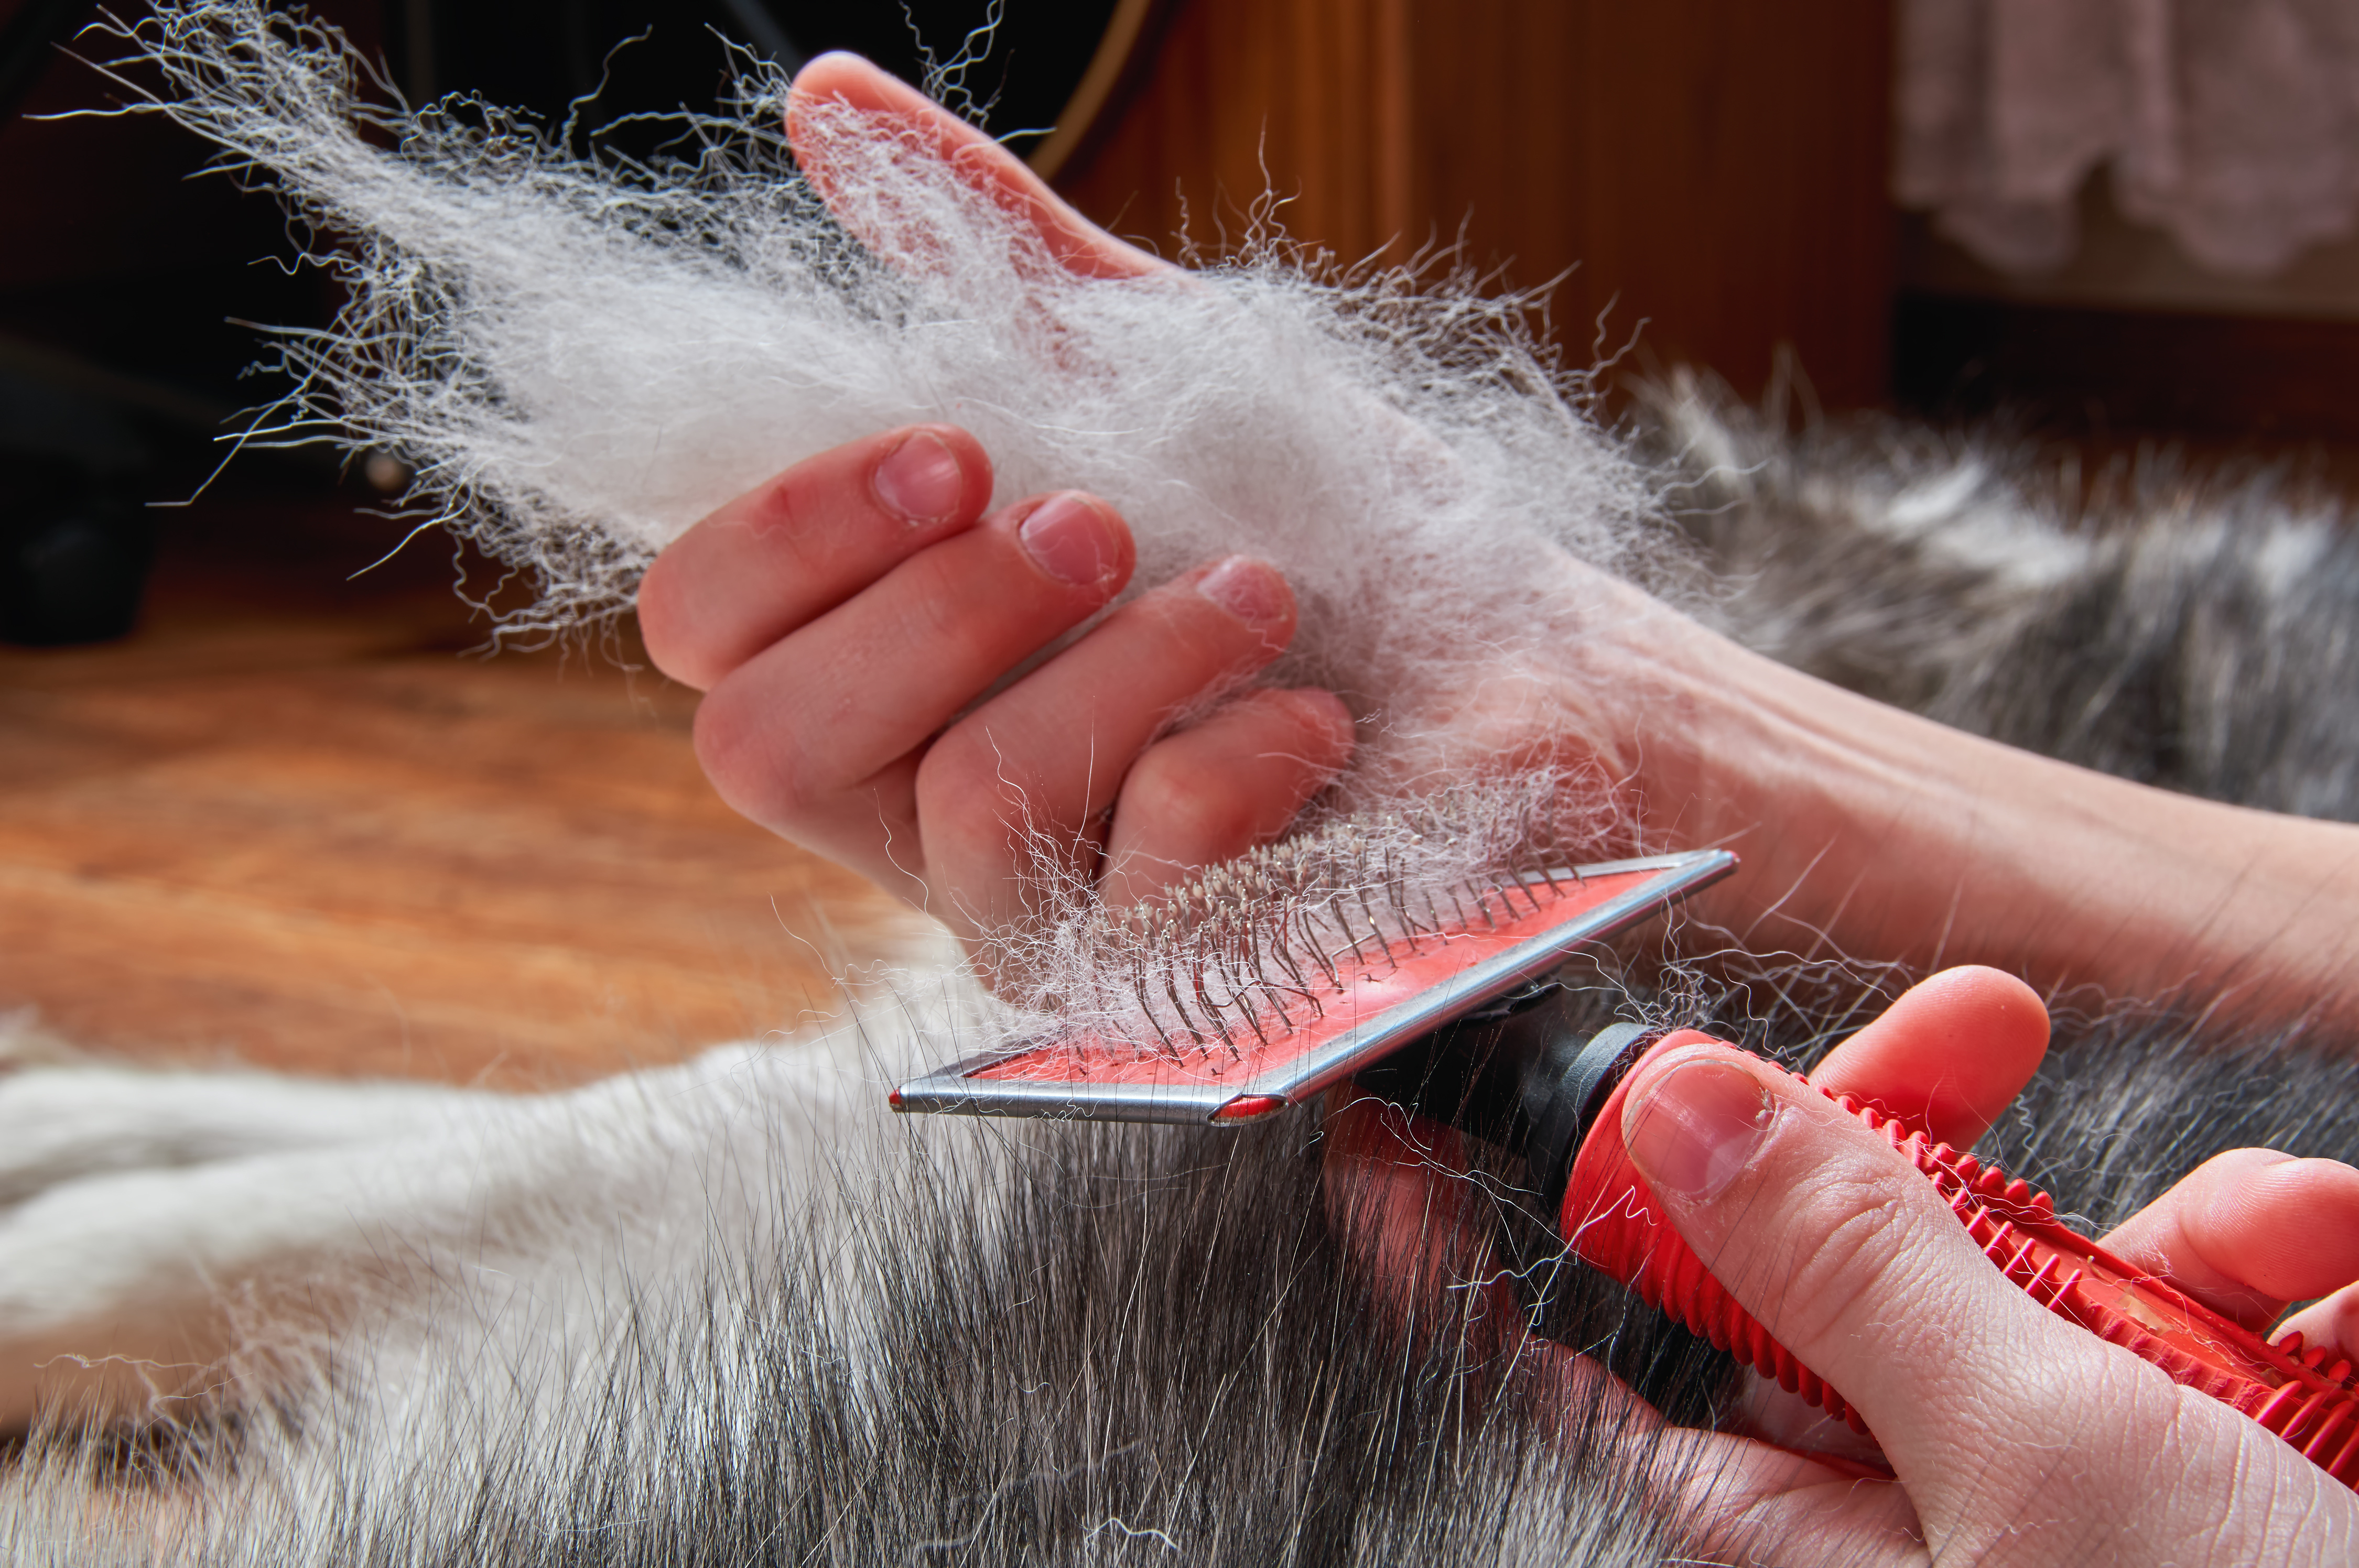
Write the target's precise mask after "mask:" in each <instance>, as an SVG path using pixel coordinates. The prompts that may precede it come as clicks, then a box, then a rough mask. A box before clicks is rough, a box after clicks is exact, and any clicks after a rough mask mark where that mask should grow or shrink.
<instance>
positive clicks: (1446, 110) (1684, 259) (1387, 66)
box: [1059, 0, 1893, 406]
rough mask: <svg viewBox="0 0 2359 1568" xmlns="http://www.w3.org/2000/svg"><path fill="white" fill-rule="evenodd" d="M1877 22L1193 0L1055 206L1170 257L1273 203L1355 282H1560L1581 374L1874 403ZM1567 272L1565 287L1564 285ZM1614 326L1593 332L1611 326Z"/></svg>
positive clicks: (1063, 183)
mask: <svg viewBox="0 0 2359 1568" xmlns="http://www.w3.org/2000/svg"><path fill="white" fill-rule="evenodd" d="M1889 11H1890V5H1889V0H1818V3H1816V4H1812V5H1792V6H1788V5H1732V4H1728V3H1727V0H1655V3H1650V4H1648V5H1626V4H1615V3H1613V0H1460V3H1458V4H1453V5H1447V6H1443V5H1412V4H1410V0H1286V3H1284V4H1278V5H1271V4H1267V3H1266V0H1189V3H1188V4H1186V5H1185V6H1184V8H1183V9H1182V10H1181V11H1180V14H1179V15H1178V16H1175V17H1174V18H1173V20H1172V21H1171V23H1170V26H1169V29H1168V32H1167V34H1166V37H1165V41H1164V44H1163V47H1162V49H1161V51H1160V53H1159V55H1158V58H1157V59H1156V60H1155V62H1154V64H1153V66H1152V67H1151V69H1150V70H1149V73H1148V76H1147V81H1146V82H1145V85H1144V86H1143V87H1142V88H1141V89H1140V90H1139V92H1138V93H1137V95H1136V97H1135V98H1134V100H1133V101H1132V102H1131V103H1130V104H1129V105H1128V107H1127V109H1126V111H1125V114H1123V116H1122V118H1121V121H1120V123H1119V124H1116V125H1114V126H1113V127H1112V128H1111V129H1110V130H1109V131H1108V132H1107V133H1106V134H1105V135H1104V137H1103V141H1102V142H1101V143H1100V145H1099V146H1098V149H1097V151H1096V152H1095V154H1094V156H1093V157H1090V158H1089V159H1088V161H1086V162H1085V163H1078V164H1076V165H1075V166H1073V167H1071V168H1068V169H1067V170H1066V171H1065V172H1064V174H1063V177H1062V178H1060V181H1059V185H1060V189H1063V190H1064V191H1065V192H1066V193H1067V194H1068V195H1069V196H1071V198H1072V199H1073V200H1074V201H1075V202H1076V203H1077V204H1078V205H1079V206H1081V207H1082V210H1083V211H1087V212H1088V213H1089V214H1090V215H1091V216H1092V217H1093V218H1095V219H1097V220H1098V221H1099V222H1102V223H1104V224H1106V225H1107V226H1109V227H1111V228H1113V229H1114V230H1115V231H1116V232H1119V233H1122V234H1124V235H1125V236H1136V237H1139V238H1141V239H1143V240H1145V241H1147V242H1148V243H1151V244H1153V245H1154V246H1155V247H1156V248H1157V249H1158V250H1160V251H1162V252H1164V253H1165V254H1170V253H1171V252H1172V251H1173V249H1174V244H1173V240H1172V236H1173V235H1175V234H1177V233H1179V232H1180V231H1181V230H1182V229H1183V228H1184V229H1185V230H1187V232H1190V234H1191V235H1192V236H1193V237H1194V239H1195V240H1196V241H1197V242H1198V243H1201V244H1204V245H1206V246H1208V247H1210V248H1212V249H1215V250H1217V249H1219V248H1220V247H1221V246H1222V245H1223V243H1227V242H1229V241H1233V240H1234V238H1235V237H1236V236H1238V235H1239V234H1240V233H1241V232H1243V230H1244V229H1245V226H1246V225H1247V223H1248V222H1249V221H1250V217H1251V214H1252V211H1253V210H1254V207H1255V203H1256V201H1257V200H1260V199H1261V198H1262V196H1263V194H1264V192H1269V193H1271V194H1272V195H1274V196H1275V197H1276V198H1277V200H1278V201H1279V203H1280V205H1279V206H1278V208H1277V216H1278V217H1279V219H1280V220H1281V221H1282V222H1283V223H1284V224H1285V226H1286V228H1287V230H1288V232H1289V233H1291V234H1292V235H1293V236H1294V237H1296V238H1297V239H1299V240H1302V241H1305V242H1308V243H1312V244H1314V245H1319V246H1324V247H1326V248H1327V249H1329V250H1331V251H1332V252H1333V253H1334V254H1336V255H1337V256H1338V257H1340V258H1342V259H1343V260H1345V261H1347V262H1348V261H1356V260H1358V259H1361V258H1363V257H1370V256H1378V257H1382V258H1383V259H1386V260H1396V261H1397V260H1401V259H1405V258H1406V257H1407V256H1408V254H1410V253H1411V252H1412V251H1414V250H1416V249H1418V248H1419V247H1422V246H1425V245H1428V244H1430V243H1440V244H1445V245H1446V244H1450V243H1460V245H1461V249H1460V252H1459V254H1460V255H1461V257H1462V259H1463V260H1464V261H1465V262H1466V263H1467V264H1469V265H1473V266H1474V267H1475V268H1477V269H1478V270H1481V271H1485V272H1488V271H1491V270H1492V269H1501V277H1502V280H1503V281H1504V282H1506V283H1509V284H1513V285H1516V286H1526V287H1528V286H1533V285H1539V284H1545V283H1548V282H1549V281H1550V280H1551V279H1555V278H1558V277H1560V276H1563V282H1562V283H1561V284H1560V287H1558V289H1557V292H1556V300H1555V319H1556V323H1557V331H1556V336H1557V341H1559V342H1560V344H1561V345H1562V347H1563V348H1564V350H1565V351H1566V356H1567V359H1568V362H1571V363H1573V364H1576V365H1584V364H1588V363H1590V362H1592V361H1593V359H1595V358H1597V357H1599V356H1600V355H1601V353H1606V354H1610V353H1611V352H1613V351H1614V350H1616V349H1618V348H1620V347H1622V346H1623V345H1624V344H1625V343H1626V342H1627V341H1629V339H1630V338H1631V336H1632V334H1633V333H1634V332H1636V331H1637V330H1638V327H1639V323H1640V322H1642V321H1643V322H1645V323H1647V325H1646V328H1645V330H1644V332H1643V335H1641V336H1640V337H1639V339H1638V341H1639V345H1640V348H1641V351H1642V358H1643V359H1645V360H1646V361H1647V362H1652V363H1656V364H1662V363H1669V362H1692V363H1698V364H1702V365H1707V366H1709V367H1711V368H1712V369H1713V370H1715V371H1717V372H1719V373H1721V374H1723V375H1724V376H1725V377H1727V378H1728V379H1729V380H1730V381H1731V382H1733V383H1734V384H1735V385H1736V386H1737V387H1738V389H1739V390H1740V391H1743V392H1745V394H1747V395H1753V394H1756V393H1758V392H1759V391H1760V390H1761V389H1762V388H1763V387H1764V386H1765V385H1767V384H1768V382H1769V381H1770V379H1771V378H1772V376H1773V375H1775V374H1777V372H1778V366H1779V362H1780V359H1781V353H1782V352H1783V351H1787V350H1790V351H1791V355H1792V358H1793V359H1794V360H1796V361H1798V362H1799V365H1800V367H1801V369H1802V370H1803V372H1804V373H1807V374H1808V376H1809V377H1810V380H1811V381H1812V383H1813V384H1815V386H1816V389H1817V392H1818V394H1819V395H1820V396H1821V398H1822V399H1823V400H1824V401H1825V402H1826V403H1827V404H1829V405H1830V406H1858V405H1865V404H1872V403H1875V402H1879V401H1881V400H1882V398H1883V396H1884V393H1885V379H1886V364H1885V362H1886V349H1885V344H1886V313H1887V310H1888V308H1889V302H1890V297H1891V291H1892V270H1893V230H1892V222H1893V220H1892V213H1891V208H1890V204H1889V202H1888V200H1887V199H1886V194H1885V169H1886V157H1887V152H1886V149H1887V146H1888V132H1887V124H1888V120H1889V114H1890V90H1889V85H1888V79H1889V74H1890V58H1891V40H1890V25H1891V24H1890V16H1889ZM1568 269H1572V270H1571V272H1570V276H1564V275H1566V274H1567V272H1568ZM1601 315H1604V316H1606V320H1605V321H1604V324H1603V327H1602V328H1601V327H1600V325H1599V318H1600V316H1601Z"/></svg>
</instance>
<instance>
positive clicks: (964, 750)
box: [916, 724, 1025, 846]
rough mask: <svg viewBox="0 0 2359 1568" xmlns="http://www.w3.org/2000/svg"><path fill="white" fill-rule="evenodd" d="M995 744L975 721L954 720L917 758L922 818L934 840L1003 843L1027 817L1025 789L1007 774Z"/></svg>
mask: <svg viewBox="0 0 2359 1568" xmlns="http://www.w3.org/2000/svg"><path fill="white" fill-rule="evenodd" d="M1005 772H1006V770H1005V768H1004V767H1003V765H1002V761H1001V758H1000V755H999V752H998V751H997V749H996V748H995V747H993V746H992V745H991V744H990V742H989V741H988V739H987V738H986V737H985V736H984V735H983V734H981V733H980V732H979V730H977V728H976V727H975V726H973V725H971V724H961V725H956V726H953V727H952V728H951V730H949V731H948V732H947V733H945V734H944V735H942V737H941V738H940V740H937V741H935V742H934V743H933V744H932V745H931V746H929V747H928V748H927V749H926V754H925V756H924V757H923V758H922V759H921V760H920V761H919V763H918V776H917V782H916V795H917V802H918V819H919V822H921V823H922V824H923V825H924V833H925V836H926V838H927V840H928V841H929V842H936V841H940V842H944V843H951V844H961V845H970V846H973V845H982V844H987V843H1004V842H1006V841H1007V840H1008V839H1010V838H1016V837H1018V836H1019V835H1020V832H1021V828H1022V825H1023V821H1024V815H1025V814H1024V795H1023V791H1022V789H1021V788H1020V787H1019V786H1017V785H1016V784H1013V783H1011V782H1009V781H1008V780H1007V779H1006V776H1005Z"/></svg>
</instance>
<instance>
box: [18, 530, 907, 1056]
mask: <svg viewBox="0 0 2359 1568" xmlns="http://www.w3.org/2000/svg"><path fill="white" fill-rule="evenodd" d="M350 505H351V503H350V502H349V501H348V500H346V501H342V502H339V501H335V500H329V501H327V502H325V503H322V502H320V501H317V500H306V499H288V498H280V499H277V500H275V501H274V500H247V501H245V502H227V503H214V504H209V505H208V506H206V507H204V508H202V509H201V510H200V511H198V512H196V513H193V514H179V515H177V516H174V517H171V518H169V519H168V523H167V533H166V542H165V554H164V558H163V560H162V562H161V564H160V566H159V569H158V580H157V582H156V584H155V587H154V590H153V593H152V596H151V600H150V604H149V608H148V611H147V617H146V619H145V621H144V622H143V624H142V626H141V628H140V630H139V631H138V632H137V633H136V634H135V635H134V636H133V637H132V638H130V639H129V640H128V641H126V642H124V643H118V644H114V645H109V646H103V647H94V648H88V649H65V650H52V651H33V650H22V649H0V1012H5V1011H7V1010H10V1009H12V1008H22V1007H27V1006H30V1007H33V1008H36V1009H38V1020H39V1022H40V1024H41V1025H42V1026H43V1027H44V1028H45V1029H47V1030H49V1031H50V1032H52V1033H56V1034H58V1035H60V1036H62V1037H63V1038H64V1039H66V1040H68V1041H70V1042H71V1043H74V1044H79V1045H82V1046H86V1047H95V1048H98V1049H101V1050H103V1051H106V1052H110V1053H117V1054H133V1055H139V1056H145V1057H148V1058H153V1059H164V1060H178V1061H198V1062H206V1063H212V1062H220V1061H224V1060H232V1059H234V1060H240V1061H245V1062H249V1063H254V1064H257V1065H267V1066H273V1067H285V1068H292V1069H296V1070H299V1071H304V1072H313V1073H327V1074H348V1075H375V1074H392V1075H400V1076H427V1077H435V1078H442V1079H447V1080H451V1081H457V1082H471V1081H484V1082H490V1083H496V1084H501V1085H508V1086H531V1085H539V1084H550V1083H561V1082H570V1081H576V1080H579V1079H582V1078H585V1077H589V1076H595V1075H599V1074H603V1073H607V1072H612V1071H615V1070H618V1069H621V1068H624V1067H627V1066H631V1065H639V1064H644V1063H650V1062H658V1061H664V1060H669V1059H674V1058H677V1057H679V1056H680V1055H682V1054H687V1053H690V1052H692V1051H694V1050H695V1049H697V1048H699V1047H701V1046H703V1045H707V1044H714V1043H716V1042H719V1041H723V1040H730V1039H737V1038H743V1037H745V1036H748V1035H751V1034H755V1033H760V1032H762V1031H764V1030H768V1029H775V1028H779V1027H784V1026H788V1025H790V1024H792V1023H793V1022H795V1021H796V1020H797V1019H798V1018H799V1017H800V1016H802V1015H803V1014H805V1013H806V1012H807V1011H812V1010H817V1011H832V1010H833V1007H834V996H833V988H832V983H831V979H830V977H831V975H832V974H833V973H836V972H840V970H841V969H842V968H843V966H844V965H845V964H847V963H849V962H853V961H860V960H868V959H875V958H876V957H880V956H882V955H885V954H887V953H891V952H895V951H902V950H906V948H907V946H908V943H909V942H910V941H911V940H912V935H913V929H914V924H915V923H914V921H913V917H908V916H905V915H903V914H901V913H900V912H899V911H898V908H897V906H896V905H892V904H890V903H888V902H887V901H886V900H885V899H884V897H883V895H882V894H879V893H877V892H875V891H874V890H872V889H870V888H869V887H868V885H867V884H866V883H864V882H863V881H859V880H858V879H857V878H854V877H853V876H851V875H850V874H849V873H846V872H843V871H837V870H836V869H834V868H833V867H832V866H828V865H826V864H825V863H823V862H819V861H816V860H811V859H810V858H809V857H806V856H804V855H802V854H800V853H799V851H797V850H795V849H792V848H791V847H789V846H788V845H786V844H783V843H781V842H779V841H778V840H777V839H775V838H771V837H770V836H768V835H767V834H766V833H764V832H762V831H761V830H759V829H757V828H755V827H752V826H750V825H749V824H746V823H745V822H743V821H741V820H740V819H739V818H737V817H736V816H734V815H733V814H732V813H730V812H729V811H728V809H727V808H726V807H724V806H722V805H721V804H720V802H719V801H718V800H717V799H715V798H714V797H713V795H712V792H711V790H710V789H709V788H707V787H706V785H705V784H704V782H703V779H702V777H701V774H700V773H698V770H697V767H696V763H695V760H694V758H693V757H692V756H691V755H690V748H689V737H688V725H689V719H690V714H691V713H692V711H693V708H694V701H693V697H692V696H691V695H690V694H689V693H686V692H683V691H681V690H679V689H678V688H676V687H670V686H669V685H668V683H666V682H664V681H663V680H662V679H661V678H660V677H658V676H654V675H653V674H652V673H647V674H641V675H639V676H635V677H626V676H625V675H623V674H622V673H620V672H618V671H617V670H616V669H615V668H614V666H613V665H612V664H611V663H609V662H607V661H605V660H603V659H599V658H596V657H594V656H593V657H591V658H587V659H585V658H584V657H583V656H582V655H581V654H578V653H577V654H574V655H573V656H571V658H567V657H562V656H560V654H556V653H554V652H551V653H543V654H500V655H499V656H497V657H495V658H491V659H484V658H481V657H468V656H463V651H464V650H466V649H468V648H471V647H473V646H475V645H477V644H479V643H481V642H482V640H483V629H482V626H481V625H480V624H479V623H476V624H471V623H470V622H469V620H468V618H467V615H466V612H465V611H464V609H463V607H462V606H461V605H460V604H459V602H458V601H457V600H455V599H454V598H453V597H452V595H451V589H450V582H451V564H450V557H449V551H448V548H447V546H443V545H441V544H440V543H439V542H437V541H434V540H430V539H429V540H426V541H421V542H420V543H419V545H417V546H412V549H411V552H410V553H409V554H408V555H407V556H405V557H403V558H402V559H401V560H400V561H399V562H397V564H396V565H394V566H393V567H391V568H386V569H384V570H382V571H380V572H378V573H376V574H372V575H371V576H368V577H364V578H363V579H359V580H358V581H357V582H351V583H347V582H345V581H344V580H343V579H344V577H345V575H346V574H347V573H349V572H351V571H353V570H355V569H357V568H360V567H363V566H364V565H366V564H367V563H368V562H369V561H370V560H371V559H372V558H374V557H375V555H376V554H378V553H379V552H380V551H381V550H382V549H383V547H384V546H385V544H386V534H385V527H384V525H383V524H364V523H360V522H355V521H354V520H353V519H352V518H351V517H350V515H349V514H350Z"/></svg>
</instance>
